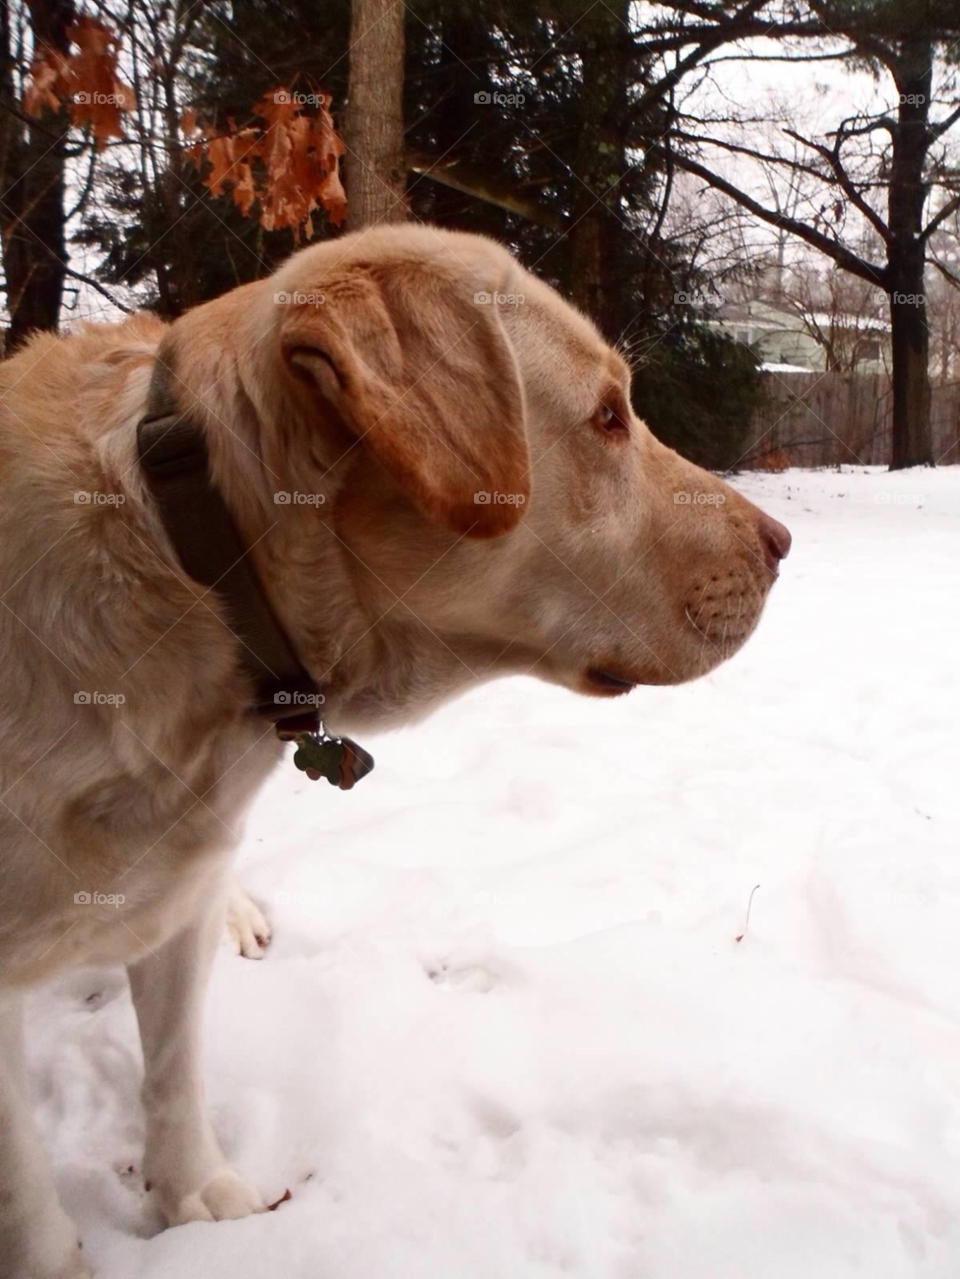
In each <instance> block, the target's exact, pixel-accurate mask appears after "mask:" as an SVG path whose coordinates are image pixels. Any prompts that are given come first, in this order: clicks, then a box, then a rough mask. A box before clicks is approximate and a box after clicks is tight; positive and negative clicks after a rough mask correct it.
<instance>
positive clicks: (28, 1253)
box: [0, 994, 87, 1279]
mask: <svg viewBox="0 0 960 1279" xmlns="http://www.w3.org/2000/svg"><path fill="white" fill-rule="evenodd" d="M86 1274H87V1272H86V1270H84V1268H83V1265H82V1263H81V1259H80V1246H79V1244H78V1242H77V1228H76V1226H75V1225H74V1224H73V1222H72V1221H71V1220H70V1218H69V1217H68V1216H67V1214H66V1213H65V1212H64V1211H63V1209H62V1208H61V1207H60V1204H59V1202H58V1200H57V1193H56V1191H55V1190H54V1187H53V1175H52V1172H51V1169H50V1161H49V1160H48V1159H47V1156H46V1154H45V1152H44V1150H43V1147H42V1146H41V1145H40V1138H39V1136H38V1134H37V1130H36V1127H35V1125H34V1122H33V1115H32V1114H31V1108H30V1098H29V1096H28V1090H27V1087H26V1071H25V1069H24V1062H23V1027H22V1024H21V1012H20V999H19V997H18V996H10V995H6V994H4V995H0V1277H2V1279H85V1276H86Z"/></svg>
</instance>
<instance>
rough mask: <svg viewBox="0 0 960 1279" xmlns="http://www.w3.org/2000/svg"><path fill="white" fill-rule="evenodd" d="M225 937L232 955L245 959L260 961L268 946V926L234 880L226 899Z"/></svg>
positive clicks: (255, 906)
mask: <svg viewBox="0 0 960 1279" xmlns="http://www.w3.org/2000/svg"><path fill="white" fill-rule="evenodd" d="M227 936H228V937H229V940H230V946H231V948H232V949H233V953H234V954H235V955H243V956H244V958H245V959H262V958H263V956H264V955H265V954H266V949H267V947H268V946H269V945H270V925H269V924H268V923H267V921H266V919H265V918H264V916H263V912H262V911H261V910H260V908H259V906H257V905H256V903H255V902H254V901H253V900H252V899H251V898H250V896H249V895H248V893H247V892H246V890H245V889H244V888H243V887H242V886H241V885H240V884H238V883H237V881H236V880H233V881H232V883H231V884H230V895H229V897H228V899H227Z"/></svg>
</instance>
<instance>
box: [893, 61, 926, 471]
mask: <svg viewBox="0 0 960 1279" xmlns="http://www.w3.org/2000/svg"><path fill="white" fill-rule="evenodd" d="M933 59H934V50H933V45H932V43H931V42H930V40H929V39H926V38H924V37H913V38H910V39H906V40H904V41H903V43H902V45H901V55H900V58H899V60H898V64H897V67H896V70H895V72H894V79H895V81H896V85H897V88H898V89H899V90H900V108H899V111H898V116H897V127H896V129H895V130H894V132H893V152H892V158H891V164H890V189H889V195H888V208H889V217H888V225H889V228H890V239H889V241H888V243H887V278H888V282H889V283H888V288H889V290H890V322H891V330H892V342H893V444H892V455H891V463H890V465H891V469H893V470H899V469H901V468H902V467H905V466H932V465H933V440H932V436H931V430H930V371H929V365H928V361H929V355H930V331H929V329H928V328H927V307H926V298H925V297H924V292H923V289H924V261H925V256H926V244H925V242H924V241H923V240H922V239H921V238H920V233H921V231H922V230H923V209H924V204H925V203H926V198H927V187H926V184H925V183H924V165H925V163H926V158H927V151H928V150H929V148H930V142H931V135H930V131H929V114H930V96H931V84H932V78H933V72H932V67H933Z"/></svg>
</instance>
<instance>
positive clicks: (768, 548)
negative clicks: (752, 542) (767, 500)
mask: <svg viewBox="0 0 960 1279" xmlns="http://www.w3.org/2000/svg"><path fill="white" fill-rule="evenodd" d="M757 532H758V533H759V534H760V549H761V551H762V552H763V559H764V562H765V564H766V566H767V568H768V569H769V570H770V572H771V573H776V572H777V571H778V569H779V567H780V561H781V560H785V559H786V558H787V556H788V555H789V554H790V544H791V542H792V541H793V538H792V537H791V536H790V530H789V529H788V528H787V527H786V525H784V524H781V523H780V521H779V520H775V519H773V518H772V517H771V516H769V515H761V516H760V524H759V526H758V528H757Z"/></svg>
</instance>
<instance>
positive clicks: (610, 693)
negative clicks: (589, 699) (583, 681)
mask: <svg viewBox="0 0 960 1279" xmlns="http://www.w3.org/2000/svg"><path fill="white" fill-rule="evenodd" d="M587 684H588V686H589V688H590V691H591V692H592V693H599V694H600V695H601V696H603V697H617V696H619V695H620V694H621V693H629V692H630V690H631V689H634V688H636V687H637V681H636V680H635V679H626V678H625V677H624V676H622V675H617V674H615V673H614V672H613V671H610V670H606V669H604V668H602V667H599V666H591V667H590V668H589V670H588V671H587Z"/></svg>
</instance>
